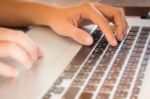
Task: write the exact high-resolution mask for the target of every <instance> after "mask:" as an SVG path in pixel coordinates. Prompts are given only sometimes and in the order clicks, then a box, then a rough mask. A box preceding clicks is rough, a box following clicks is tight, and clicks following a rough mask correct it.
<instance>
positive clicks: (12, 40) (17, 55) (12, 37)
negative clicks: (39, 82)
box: [0, 28, 43, 77]
mask: <svg viewBox="0 0 150 99" xmlns="http://www.w3.org/2000/svg"><path fill="white" fill-rule="evenodd" d="M0 57H1V58H11V59H13V60H15V61H16V62H19V63H20V64H22V66H23V67H24V68H25V69H30V68H31V67H32V64H33V63H34V62H35V61H36V60H37V59H39V58H41V57H43V54H42V51H41V50H40V48H39V47H38V46H37V45H36V44H35V43H34V42H33V41H32V40H31V39H30V38H29V37H28V36H27V35H26V34H25V33H23V32H22V31H17V30H11V29H7V28H0ZM18 74H19V72H18V70H17V69H16V68H15V67H14V66H9V65H8V64H6V63H4V62H1V61H0V76H5V77H14V76H17V75H18Z"/></svg>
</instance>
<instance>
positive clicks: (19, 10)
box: [0, 0, 56, 27]
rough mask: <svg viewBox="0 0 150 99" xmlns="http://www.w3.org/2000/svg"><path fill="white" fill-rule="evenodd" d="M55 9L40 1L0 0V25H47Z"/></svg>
mask: <svg viewBox="0 0 150 99" xmlns="http://www.w3.org/2000/svg"><path fill="white" fill-rule="evenodd" d="M55 9H56V8H55V7H52V6H50V5H46V4H42V3H38V2H30V1H22V0H0V26H13V27H14V26H27V25H46V24H48V23H47V20H50V18H51V14H53V12H55Z"/></svg>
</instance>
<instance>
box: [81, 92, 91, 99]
mask: <svg viewBox="0 0 150 99" xmlns="http://www.w3.org/2000/svg"><path fill="white" fill-rule="evenodd" d="M79 99H92V93H89V92H83V93H82V94H81V96H80V98H79Z"/></svg>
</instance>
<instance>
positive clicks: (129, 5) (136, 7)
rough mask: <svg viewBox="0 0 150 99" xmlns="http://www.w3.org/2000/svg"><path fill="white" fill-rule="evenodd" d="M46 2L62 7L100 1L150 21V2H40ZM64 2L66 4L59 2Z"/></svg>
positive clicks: (130, 0) (82, 0)
mask: <svg viewBox="0 0 150 99" xmlns="http://www.w3.org/2000/svg"><path fill="white" fill-rule="evenodd" d="M39 1H44V2H50V3H54V4H55V3H56V4H61V5H68V4H67V2H68V1H71V2H72V4H76V3H80V2H86V1H98V2H101V3H104V4H108V5H111V6H116V7H119V8H120V9H121V10H122V11H123V12H124V13H125V14H126V16H130V17H133V18H144V19H150V0H39ZM59 1H64V2H61V3H60V2H59Z"/></svg>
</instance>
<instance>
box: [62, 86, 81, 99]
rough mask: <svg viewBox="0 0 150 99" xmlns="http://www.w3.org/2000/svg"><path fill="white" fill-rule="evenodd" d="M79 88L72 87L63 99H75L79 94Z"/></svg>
mask: <svg viewBox="0 0 150 99" xmlns="http://www.w3.org/2000/svg"><path fill="white" fill-rule="evenodd" d="M79 90H80V88H79V87H72V86H71V87H70V88H69V89H68V90H67V92H66V93H65V94H64V96H63V99H74V98H75V96H76V95H77V93H78V92H79Z"/></svg>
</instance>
